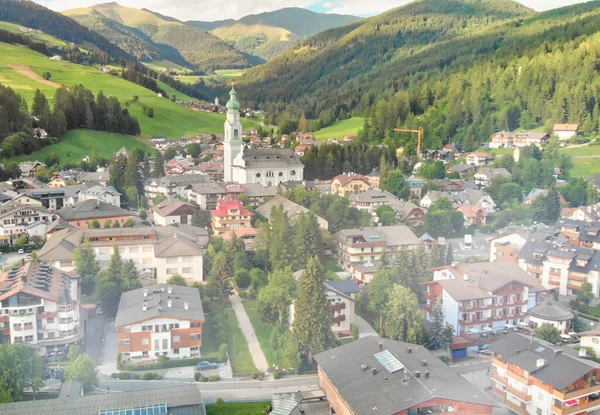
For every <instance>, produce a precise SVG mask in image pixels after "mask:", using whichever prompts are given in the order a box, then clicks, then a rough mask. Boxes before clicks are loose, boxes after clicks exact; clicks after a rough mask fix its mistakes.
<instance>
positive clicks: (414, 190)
mask: <svg viewBox="0 0 600 415" xmlns="http://www.w3.org/2000/svg"><path fill="white" fill-rule="evenodd" d="M426 183H427V182H426V181H425V180H423V179H420V178H418V177H415V176H411V177H409V178H408V179H406V184H407V185H408V189H409V191H410V196H409V199H421V197H423V188H424V187H425V184H426Z"/></svg>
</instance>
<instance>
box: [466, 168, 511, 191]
mask: <svg viewBox="0 0 600 415" xmlns="http://www.w3.org/2000/svg"><path fill="white" fill-rule="evenodd" d="M496 177H503V178H505V179H507V180H510V179H511V178H512V174H511V173H510V172H509V171H508V170H506V169H505V168H497V169H496V168H488V167H482V168H480V169H479V170H477V172H475V176H474V179H475V183H476V184H478V185H479V186H481V187H489V186H490V185H491V184H492V180H494V179H495V178H496Z"/></svg>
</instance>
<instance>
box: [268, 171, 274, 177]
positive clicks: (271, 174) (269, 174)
mask: <svg viewBox="0 0 600 415" xmlns="http://www.w3.org/2000/svg"><path fill="white" fill-rule="evenodd" d="M267 177H275V173H273V172H272V171H268V172H267Z"/></svg>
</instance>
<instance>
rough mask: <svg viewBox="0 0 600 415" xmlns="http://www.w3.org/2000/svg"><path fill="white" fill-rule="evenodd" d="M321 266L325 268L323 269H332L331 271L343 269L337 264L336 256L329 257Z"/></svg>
mask: <svg viewBox="0 0 600 415" xmlns="http://www.w3.org/2000/svg"><path fill="white" fill-rule="evenodd" d="M323 267H324V268H325V271H332V272H342V271H343V269H341V268H340V267H339V266H338V262H337V258H335V257H333V258H329V259H328V260H327V261H326V262H325V263H323Z"/></svg>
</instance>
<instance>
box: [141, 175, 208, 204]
mask: <svg viewBox="0 0 600 415" xmlns="http://www.w3.org/2000/svg"><path fill="white" fill-rule="evenodd" d="M206 182H208V176H206V175H199V174H179V175H171V176H164V177H161V178H160V179H148V180H146V183H145V184H144V194H145V195H146V197H147V198H148V199H154V198H155V197H156V196H158V195H163V196H166V197H173V196H175V195H178V196H180V197H184V198H185V197H187V187H188V186H190V185H192V184H195V183H206Z"/></svg>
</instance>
